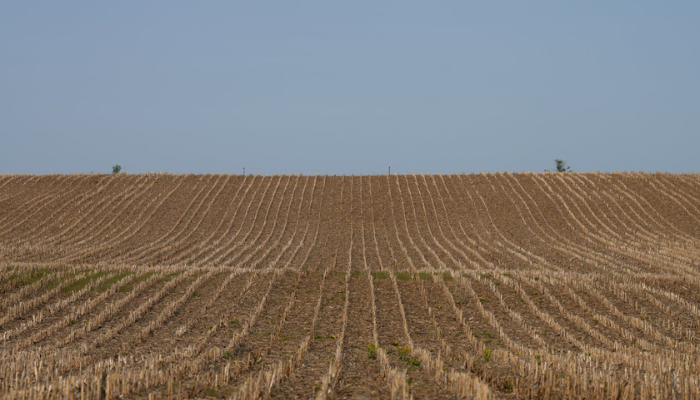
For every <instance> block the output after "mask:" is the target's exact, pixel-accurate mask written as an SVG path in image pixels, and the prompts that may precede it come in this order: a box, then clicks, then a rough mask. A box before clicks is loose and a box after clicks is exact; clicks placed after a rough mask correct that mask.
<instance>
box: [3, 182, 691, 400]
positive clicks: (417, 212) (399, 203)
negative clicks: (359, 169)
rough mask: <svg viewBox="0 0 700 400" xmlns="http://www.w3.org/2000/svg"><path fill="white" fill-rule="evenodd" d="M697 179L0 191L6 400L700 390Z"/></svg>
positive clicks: (685, 393)
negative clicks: (16, 399)
mask: <svg viewBox="0 0 700 400" xmlns="http://www.w3.org/2000/svg"><path fill="white" fill-rule="evenodd" d="M698 244H700V175H698V174H681V175H674V174H638V173H619V174H600V173H591V174H578V173H564V174H561V173H544V174H532V173H523V174H476V175H394V176H288V175H287V176H255V175H248V176H236V175H169V174H143V175H127V174H118V175H52V176H29V175H4V176H2V175H0V397H2V398H8V399H15V398H18V399H25V398H26V399H45V398H84V399H98V398H100V399H114V398H151V397H155V398H245V399H251V398H275V399H288V398H318V399H325V398H355V399H366V398H379V399H388V398H400V399H404V398H411V397H413V398H416V399H418V398H421V399H442V398H475V399H490V398H587V399H597V398H601V399H604V398H605V399H607V398H612V399H632V398H656V399H671V398H673V399H698V398H700V347H699V340H700V338H699V335H698V332H699V331H700V325H699V323H698V321H699V320H700V269H699V267H698V262H699V261H700V248H698Z"/></svg>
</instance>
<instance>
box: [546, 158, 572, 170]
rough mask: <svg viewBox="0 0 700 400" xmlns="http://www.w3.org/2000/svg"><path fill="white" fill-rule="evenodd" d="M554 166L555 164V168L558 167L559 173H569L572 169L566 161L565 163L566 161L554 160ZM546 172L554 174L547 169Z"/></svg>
mask: <svg viewBox="0 0 700 400" xmlns="http://www.w3.org/2000/svg"><path fill="white" fill-rule="evenodd" d="M554 164H555V167H556V169H557V172H568V171H571V167H569V166H568V165H566V161H564V160H559V159H557V160H554ZM545 172H552V171H550V170H548V169H545Z"/></svg>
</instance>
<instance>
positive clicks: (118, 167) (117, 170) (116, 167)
mask: <svg viewBox="0 0 700 400" xmlns="http://www.w3.org/2000/svg"><path fill="white" fill-rule="evenodd" d="M121 170H122V166H121V165H119V164H117V165H115V166H113V167H112V173H113V174H118V173H119V172H121Z"/></svg>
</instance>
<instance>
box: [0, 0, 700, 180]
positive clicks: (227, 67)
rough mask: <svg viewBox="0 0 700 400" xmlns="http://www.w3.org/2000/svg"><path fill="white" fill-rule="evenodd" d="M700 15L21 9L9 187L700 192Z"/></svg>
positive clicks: (491, 9) (15, 17)
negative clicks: (673, 178)
mask: <svg viewBox="0 0 700 400" xmlns="http://www.w3.org/2000/svg"><path fill="white" fill-rule="evenodd" d="M699 21H700V1H697V0H692V1H672V2H662V1H639V0H635V1H481V2H467V1H451V2H448V1H444V2H443V1H440V2H435V1H416V2H413V1H407V0H401V1H344V2H339V1H276V2H272V1H269V2H262V1H250V2H242V1H241V2H239V1H235V2H234V1H202V2H195V1H172V0H169V1H110V2H95V1H90V2H88V1H85V2H74V1H67V0H66V1H44V2H40V1H5V2H2V3H0V173H8V172H11V173H14V172H23V173H54V172H60V173H73V172H90V171H95V172H110V171H111V166H112V165H114V164H116V163H119V164H121V165H122V166H123V167H124V170H126V171H129V172H145V171H170V172H196V173H204V172H233V173H237V172H240V171H241V169H242V167H244V166H245V167H247V168H248V171H249V172H259V173H299V172H303V173H330V174H334V173H364V174H367V173H381V172H384V171H385V170H386V167H387V166H388V165H391V166H392V167H393V170H395V171H397V172H443V173H449V172H462V171H464V172H479V171H542V170H544V169H546V168H551V167H552V165H553V161H552V160H553V159H554V158H563V159H565V160H567V161H568V163H569V164H570V165H571V166H572V168H573V169H574V170H577V171H596V170H600V171H622V170H641V171H670V172H700V161H699V160H700V157H699V156H698V151H699V150H700V22H699Z"/></svg>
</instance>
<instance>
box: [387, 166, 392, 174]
mask: <svg viewBox="0 0 700 400" xmlns="http://www.w3.org/2000/svg"><path fill="white" fill-rule="evenodd" d="M388 175H391V165H390V166H389V174H388Z"/></svg>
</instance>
